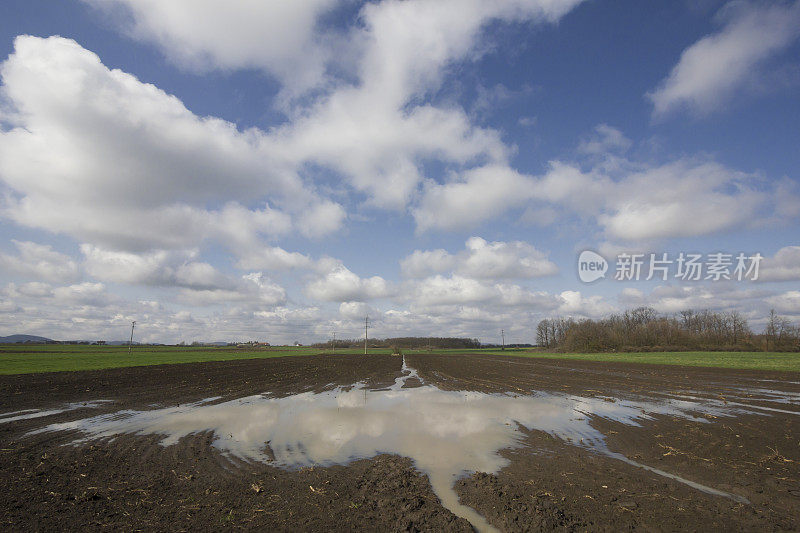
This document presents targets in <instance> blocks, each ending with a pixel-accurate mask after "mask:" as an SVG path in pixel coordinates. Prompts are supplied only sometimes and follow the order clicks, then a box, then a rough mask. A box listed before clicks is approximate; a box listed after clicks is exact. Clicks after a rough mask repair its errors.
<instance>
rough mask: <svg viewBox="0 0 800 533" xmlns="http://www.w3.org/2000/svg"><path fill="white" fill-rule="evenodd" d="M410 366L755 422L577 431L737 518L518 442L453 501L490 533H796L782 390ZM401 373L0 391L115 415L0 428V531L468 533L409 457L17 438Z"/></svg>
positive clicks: (129, 438)
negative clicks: (273, 457)
mask: <svg viewBox="0 0 800 533" xmlns="http://www.w3.org/2000/svg"><path fill="white" fill-rule="evenodd" d="M407 363H408V365H409V366H412V367H414V368H415V369H417V370H418V372H419V376H420V378H421V379H422V382H423V383H425V384H428V385H435V386H436V387H438V388H440V389H442V390H453V391H460V390H472V391H479V392H488V393H509V394H512V395H513V394H518V395H521V394H528V393H530V391H541V392H550V393H559V394H567V395H575V396H580V397H599V398H607V399H609V400H608V401H621V400H624V399H631V398H649V399H651V400H654V401H655V400H663V399H664V398H682V397H688V396H691V397H694V398H702V399H706V400H713V401H715V402H718V403H719V404H720V405H721V406H724V405H727V404H735V403H741V404H746V405H749V406H754V407H753V408H754V409H756V412H757V413H759V414H746V415H741V416H737V417H726V418H724V419H713V418H712V417H709V416H705V419H706V420H708V421H707V422H704V421H699V420H691V419H687V418H685V417H677V416H668V415H657V416H653V417H650V419H647V420H644V421H642V423H641V425H640V426H639V427H636V426H632V425H629V424H623V423H619V422H615V421H613V420H611V419H607V418H600V417H594V418H592V420H591V425H592V427H594V428H596V429H598V430H600V431H601V432H602V434H603V435H604V436H605V439H606V444H607V446H608V449H609V450H610V451H611V452H616V453H620V454H623V455H624V456H625V457H627V458H630V459H631V460H634V461H636V462H637V463H640V464H644V465H648V466H651V467H654V468H658V469H660V470H663V471H667V472H670V473H673V474H676V475H679V476H682V477H685V478H687V479H691V480H692V481H695V482H697V483H702V484H704V485H708V486H710V487H714V488H716V489H719V490H722V491H725V492H729V493H731V494H735V495H738V496H741V497H742V498H746V499H747V500H749V502H751V503H750V504H742V503H737V502H736V501H733V500H731V499H729V498H724V497H719V496H713V495H708V494H705V493H702V492H699V491H698V490H695V489H693V488H692V487H690V486H687V485H685V484H682V483H679V482H676V481H673V480H670V479H667V478H664V477H662V476H659V475H657V474H654V473H652V472H649V471H646V470H643V469H641V468H638V467H636V466H632V465H630V464H627V463H625V462H622V461H620V460H616V459H614V458H613V457H610V456H606V455H602V454H598V453H595V452H592V451H591V450H587V449H586V448H584V447H581V446H576V445H572V444H568V443H565V442H564V441H563V440H561V439H558V438H555V437H553V436H551V435H550V434H547V433H544V432H541V431H535V430H532V431H528V430H524V431H523V433H524V439H523V440H524V446H522V447H519V448H515V449H509V450H505V451H503V452H501V453H502V454H503V455H504V456H505V457H507V458H508V459H510V461H511V462H510V464H509V466H507V467H505V468H503V469H502V470H500V471H499V473H497V474H483V473H478V474H475V475H472V476H470V477H466V478H463V479H461V480H460V481H458V482H457V484H456V492H457V493H458V495H459V497H460V499H461V502H462V503H464V504H466V505H469V506H471V507H473V508H474V509H476V510H477V511H478V512H479V513H480V514H481V515H483V516H484V517H485V518H486V519H487V520H488V522H489V523H491V524H492V525H493V526H495V527H497V528H499V529H501V530H507V531H525V530H554V529H559V530H564V529H567V530H581V531H584V530H585V531H597V530H607V531H610V530H615V531H616V530H620V529H653V530H711V529H715V530H733V531H736V530H743V531H745V530H750V531H752V530H759V531H764V530H775V531H778V530H797V529H798V528H800V522H798V518H797V517H798V516H800V416H798V415H796V414H792V413H793V412H795V411H800V405H797V402H795V401H794V400H793V398H795V396H791V394H797V393H800V384H798V383H796V382H798V381H800V378H798V377H797V376H796V375H792V374H780V373H768V372H745V371H725V370H716V369H715V370H710V369H696V368H679V367H661V366H647V365H629V364H607V363H590V362H574V361H555V360H528V359H520V358H512V357H509V358H505V357H494V356H492V357H486V356H452V355H448V356H435V355H417V356H409V357H407ZM400 366H401V361H400V359H399V358H397V357H392V356H369V357H363V356H335V357H332V356H328V357H324V356H311V357H286V358H277V359H262V360H252V361H227V362H217V363H198V364H185V365H163V366H157V367H141V368H126V369H113V370H103V371H94V372H74V373H54V374H38V375H23V376H2V377H0V412H2V413H8V412H11V411H20V410H25V409H49V408H54V407H58V406H63V405H64V404H65V403H69V402H73V403H74V402H89V401H94V400H100V399H105V400H112V402H109V403H106V404H100V405H95V406H86V407H81V406H77V407H78V408H76V409H73V410H70V411H68V412H64V413H60V414H53V415H51V416H47V417H42V418H39V419H36V418H32V419H23V420H16V421H13V422H7V423H0V509H2V524H3V527H4V528H5V529H10V530H78V529H80V530H84V529H86V528H87V527H88V528H89V529H91V530H100V529H112V528H113V529H125V530H134V529H142V530H148V531H149V530H170V531H179V530H202V531H210V530H229V529H263V530H267V529H268V530H294V531H297V530H309V531H323V530H326V531H327V530H331V529H340V530H341V529H346V530H352V529H362V530H370V531H377V530H380V531H386V530H392V531H414V530H437V531H441V530H446V531H470V530H471V527H470V525H469V523H467V522H466V521H465V520H464V519H461V518H458V517H456V516H455V515H453V513H451V512H450V511H449V510H447V509H445V508H443V507H442V506H441V505H440V503H439V500H438V498H437V496H436V494H434V492H433V491H432V488H431V485H430V483H429V481H428V478H427V477H426V476H425V475H422V474H420V473H419V472H418V471H417V470H416V469H415V468H414V465H413V463H412V461H411V460H410V459H408V458H405V457H399V456H392V455H380V456H378V457H375V458H371V459H363V460H358V461H354V462H351V463H349V464H347V465H336V466H328V467H311V468H303V469H300V470H297V469H295V470H287V469H285V468H277V467H274V466H270V465H268V464H265V463H262V462H244V461H239V460H235V459H231V458H229V457H224V456H223V455H222V454H220V453H219V452H218V451H216V449H215V448H213V447H212V446H211V443H212V441H213V438H214V437H213V436H212V435H211V434H209V433H198V434H193V435H190V436H188V437H185V438H183V439H181V440H180V441H179V443H178V444H177V445H174V446H169V447H166V448H165V447H162V446H160V445H159V444H158V441H159V440H160V439H159V438H158V437H157V436H154V435H138V436H137V435H124V436H118V437H116V438H114V439H101V440H94V441H91V442H87V443H84V444H81V445H77V446H75V445H66V444H67V443H69V442H71V441H72V440H74V438H76V435H75V434H71V433H69V432H59V433H42V434H37V435H32V436H25V434H26V433H27V432H28V431H31V430H35V429H37V428H40V427H42V426H43V425H44V424H51V423H54V422H66V421H70V420H77V419H79V418H84V417H87V416H94V415H97V414H99V413H114V412H116V411H119V410H121V409H138V410H146V409H152V408H154V407H155V406H171V405H178V404H185V403H187V402H195V401H198V400H202V399H204V398H209V397H216V396H221V397H222V398H221V399H220V400H219V401H224V400H233V399H237V398H242V397H246V396H250V395H255V394H259V393H264V392H269V393H271V395H272V396H275V397H281V396H288V395H291V394H296V393H300V392H305V391H315V392H319V391H324V390H329V389H331V388H332V387H335V386H342V387H346V386H350V385H352V384H353V383H356V382H363V383H365V384H366V387H367V388H369V389H373V390H377V389H382V388H386V387H389V386H390V385H391V384H392V383H394V380H395V379H396V378H397V377H398V376H400V375H401V372H400ZM764 380H769V381H764ZM792 382H795V383H792ZM419 384H420V382H418V381H416V380H408V382H406V386H418V385H419ZM759 389H770V390H772V389H780V391H782V392H783V393H786V394H789V395H790V396H789V398H792V400H790V401H786V400H785V398H784V399H781V398H783V397H781V396H775V397H772V396H769V395H768V394H766V393H763V394H762V393H751V392H747V391H753V390H759ZM748 394H749V395H750V396H749V397H748ZM770 409H773V410H770ZM782 411H788V412H782ZM698 414H702V413H698ZM573 444H574V443H573Z"/></svg>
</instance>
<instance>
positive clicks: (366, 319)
mask: <svg viewBox="0 0 800 533" xmlns="http://www.w3.org/2000/svg"><path fill="white" fill-rule="evenodd" d="M368 332H369V315H367V316H365V317H364V355H367V336H368Z"/></svg>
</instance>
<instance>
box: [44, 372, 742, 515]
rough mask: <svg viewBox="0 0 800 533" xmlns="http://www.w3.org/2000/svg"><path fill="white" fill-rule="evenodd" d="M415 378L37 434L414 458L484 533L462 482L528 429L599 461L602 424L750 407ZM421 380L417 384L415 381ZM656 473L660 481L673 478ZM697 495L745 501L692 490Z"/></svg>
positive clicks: (313, 458) (331, 460) (124, 414)
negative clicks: (456, 485) (598, 421)
mask: <svg viewBox="0 0 800 533" xmlns="http://www.w3.org/2000/svg"><path fill="white" fill-rule="evenodd" d="M404 370H405V376H404V377H402V378H398V380H397V382H396V383H395V385H394V386H393V387H391V388H390V389H388V390H382V391H365V389H364V388H363V387H362V386H361V385H356V386H355V387H353V388H351V389H349V390H347V391H344V390H342V389H340V388H338V389H334V390H331V391H327V392H322V393H312V392H306V393H302V394H297V395H294V396H289V397H285V398H270V397H268V396H263V395H257V396H249V397H246V398H241V399H237V400H232V401H227V402H222V403H216V404H210V403H208V402H205V403H204V402H201V403H195V404H189V405H184V406H180V407H169V408H164V409H155V410H151V411H120V412H118V413H114V414H108V415H100V416H95V417H92V418H86V419H83V420H76V421H73V422H65V423H61V424H52V425H50V426H47V427H45V428H42V429H40V430H37V431H36V432H37V433H38V432H44V431H62V430H78V431H80V432H82V433H84V434H85V435H86V437H85V439H83V440H89V439H95V438H102V437H114V436H116V435H120V434H142V435H143V434H148V435H149V434H157V435H163V436H164V439H163V440H162V442H161V443H162V444H163V445H171V444H175V443H176V442H178V440H179V439H180V438H182V437H184V436H187V435H191V434H194V433H198V432H203V431H209V430H211V431H213V432H214V435H215V440H214V442H213V445H214V446H215V447H217V448H218V449H220V450H221V451H222V452H223V453H225V454H228V455H230V456H233V457H237V458H240V459H245V460H251V461H264V462H270V460H271V457H270V456H269V454H268V453H265V452H266V447H267V443H269V447H270V448H271V450H272V453H273V454H274V462H273V464H277V465H279V466H282V467H287V468H293V467H302V466H308V465H331V464H344V463H347V462H349V461H352V460H353V459H356V458H369V457H373V456H375V455H377V454H380V453H389V454H397V455H401V456H405V457H409V458H411V459H412V460H413V461H414V463H415V465H416V466H417V468H419V469H420V470H421V471H423V472H425V473H426V474H427V475H428V476H429V478H430V480H431V484H432V486H433V489H434V491H435V492H436V494H437V495H438V496H439V497H440V499H441V500H442V503H443V505H445V507H447V508H449V509H451V510H453V511H454V512H455V513H456V514H458V515H459V516H463V517H465V518H467V519H468V520H470V521H471V522H472V523H473V525H475V526H476V527H478V528H479V529H487V528H488V527H489V526H488V524H486V523H485V521H484V520H483V519H482V518H481V517H480V516H479V515H477V513H475V512H474V511H473V510H472V509H469V508H468V507H465V506H462V505H460V504H459V503H458V497H457V496H456V494H455V492H454V490H453V488H452V487H453V482H454V480H455V477H457V476H459V475H461V474H463V473H471V472H475V471H479V472H497V471H498V470H499V469H500V468H502V467H503V466H505V465H506V464H507V463H508V461H507V460H506V459H505V458H503V457H501V456H500V455H499V454H498V453H497V452H498V451H499V450H502V449H505V448H509V447H517V446H519V445H520V442H521V439H522V438H523V433H522V432H521V431H520V430H519V426H523V427H525V428H528V429H531V430H540V431H544V432H547V433H549V434H551V435H553V436H555V437H558V438H560V439H563V440H564V441H567V442H570V443H571V444H574V445H578V446H583V447H586V448H588V449H592V450H594V451H596V452H599V453H604V454H606V455H609V456H612V457H615V458H617V459H620V460H624V461H626V462H628V463H630V464H633V465H635V466H643V465H639V464H637V463H634V462H632V461H630V460H628V459H627V458H625V457H624V456H621V455H619V454H616V453H612V452H610V451H609V450H608V449H607V448H606V446H605V439H604V436H603V434H602V433H601V432H600V431H598V430H597V429H595V428H593V427H592V426H591V424H590V422H591V418H592V417H602V418H605V419H608V420H613V421H616V422H619V423H622V424H627V425H633V426H638V425H639V422H640V421H641V420H643V419H650V418H652V416H653V415H654V414H664V415H673V416H680V417H684V418H688V419H692V420H699V421H703V422H705V421H706V420H705V419H704V418H702V416H703V415H705V414H707V415H713V416H715V417H720V416H735V415H736V414H738V413H742V412H749V411H747V410H745V409H742V408H739V407H734V406H725V405H720V404H718V403H714V402H705V401H703V400H701V399H698V400H697V401H687V400H675V399H673V400H669V401H665V402H659V403H656V402H647V401H632V400H621V401H617V400H614V399H611V398H585V397H578V396H571V395H564V394H545V393H537V394H535V395H532V396H519V395H507V394H484V393H479V392H463V391H461V392H455V391H443V390H440V389H438V388H436V387H433V386H430V385H424V386H422V387H418V388H408V389H405V388H402V385H403V384H404V382H405V380H406V379H408V378H409V377H411V376H412V375H415V374H416V372H414V371H412V369H408V368H407V367H405V366H404ZM415 377H416V376H415ZM644 468H647V469H648V470H650V471H653V472H655V473H657V474H660V475H667V476H668V477H672V478H673V479H677V480H678V481H681V482H686V480H683V479H680V478H675V477H674V476H671V475H670V474H667V473H666V472H662V471H659V470H655V469H651V468H649V467H644ZM689 484H690V485H691V486H693V487H694V488H697V489H700V490H704V491H706V492H710V493H712V494H718V495H723V496H728V497H733V498H734V499H737V500H738V501H742V499H741V498H739V497H735V496H733V495H729V494H727V493H722V492H719V491H715V490H713V489H711V488H709V487H703V486H701V485H697V484H694V483H689Z"/></svg>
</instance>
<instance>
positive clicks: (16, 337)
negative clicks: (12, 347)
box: [0, 335, 55, 344]
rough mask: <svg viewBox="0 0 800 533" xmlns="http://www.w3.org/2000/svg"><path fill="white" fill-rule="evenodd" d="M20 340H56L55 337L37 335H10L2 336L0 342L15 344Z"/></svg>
mask: <svg viewBox="0 0 800 533" xmlns="http://www.w3.org/2000/svg"><path fill="white" fill-rule="evenodd" d="M19 342H55V341H54V340H53V339H48V338H47V337H38V336H36V335H9V336H8V337H0V344H13V343H19Z"/></svg>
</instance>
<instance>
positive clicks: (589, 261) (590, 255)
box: [578, 250, 608, 283]
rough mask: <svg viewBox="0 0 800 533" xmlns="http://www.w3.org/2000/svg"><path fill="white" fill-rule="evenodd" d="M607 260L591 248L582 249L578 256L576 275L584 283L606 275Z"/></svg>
mask: <svg viewBox="0 0 800 533" xmlns="http://www.w3.org/2000/svg"><path fill="white" fill-rule="evenodd" d="M607 270H608V261H606V259H605V257H603V256H602V255H600V254H598V253H597V252H593V251H591V250H584V251H583V252H581V255H580V256H579V257H578V277H579V278H581V281H582V282H584V283H591V282H593V281H595V280H598V279H600V278H604V277H605V276H606V271H607Z"/></svg>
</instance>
